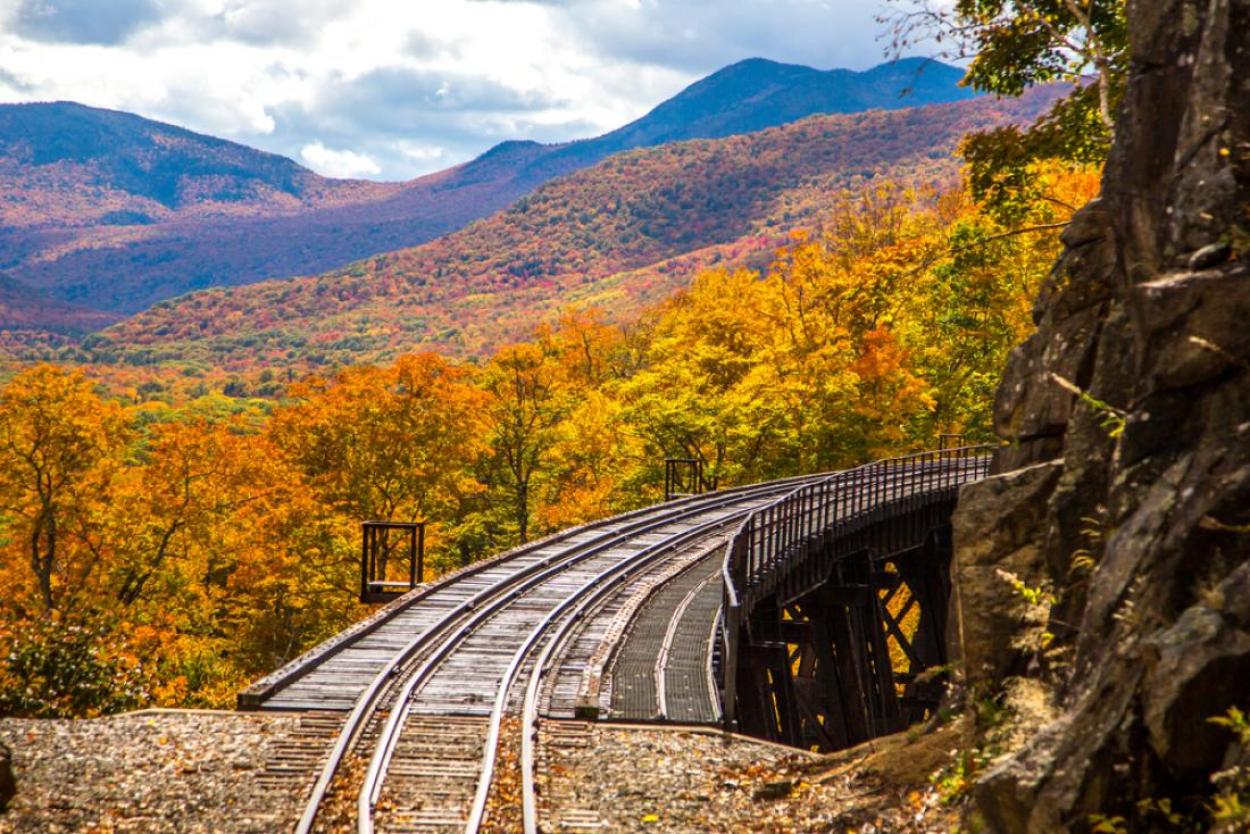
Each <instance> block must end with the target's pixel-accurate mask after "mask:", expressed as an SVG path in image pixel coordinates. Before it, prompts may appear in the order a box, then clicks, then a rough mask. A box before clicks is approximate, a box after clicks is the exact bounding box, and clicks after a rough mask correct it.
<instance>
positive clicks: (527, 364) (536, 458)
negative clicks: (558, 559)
mask: <svg viewBox="0 0 1250 834" xmlns="http://www.w3.org/2000/svg"><path fill="white" fill-rule="evenodd" d="M561 370H562V369H561V367H560V363H559V361H558V358H557V354H556V351H555V350H554V349H553V347H552V345H551V343H550V340H548V339H544V340H542V341H540V342H537V343H527V344H518V345H511V346H509V347H505V348H503V349H501V350H500V351H499V352H498V353H496V354H495V356H494V357H493V358H492V359H491V362H490V364H489V365H487V367H486V368H485V369H484V371H483V372H482V377H481V381H482V387H483V388H484V390H485V391H486V393H487V395H488V396H489V405H488V414H489V418H490V430H489V435H488V442H489V444H490V448H491V453H492V460H493V462H494V467H493V470H494V472H495V473H497V477H498V478H499V479H500V482H501V483H500V484H499V486H500V488H501V489H502V490H503V492H504V493H505V494H506V495H507V499H506V501H507V503H508V505H509V508H510V521H511V524H512V525H513V529H514V530H515V533H516V537H517V539H518V540H519V541H520V542H526V541H528V540H529V534H530V523H531V520H532V515H533V510H534V506H533V505H534V500H533V492H534V487H535V482H536V479H537V478H538V477H540V476H541V473H542V471H543V468H544V466H545V464H546V463H547V459H548V455H549V453H550V451H551V448H552V446H553V445H554V444H555V442H556V438H557V433H558V430H559V426H560V424H561V422H562V421H563V420H564V419H565V418H566V417H567V416H568V414H569V411H570V409H571V407H572V400H571V398H570V390H569V388H568V386H567V385H566V384H565V380H564V378H563V374H562V372H561Z"/></svg>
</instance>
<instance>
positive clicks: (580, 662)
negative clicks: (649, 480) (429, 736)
mask: <svg viewBox="0 0 1250 834" xmlns="http://www.w3.org/2000/svg"><path fill="white" fill-rule="evenodd" d="M773 497H775V494H770V495H767V496H760V495H755V494H749V495H746V496H743V497H741V498H738V499H732V498H729V499H718V500H719V503H717V504H716V505H714V506H709V507H708V508H707V509H705V510H700V511H698V512H697V513H695V514H693V515H691V514H689V513H687V514H686V515H684V516H681V517H674V518H672V519H668V520H666V518H667V516H666V514H671V513H673V512H674V509H673V506H674V505H660V506H659V507H656V508H653V511H652V512H651V514H650V515H648V514H646V513H643V514H641V515H634V516H630V517H626V518H622V519H620V520H614V521H612V522H610V523H607V524H602V525H597V526H594V527H592V528H588V529H585V530H583V531H580V532H577V533H576V534H573V535H571V536H569V537H567V538H562V539H558V540H555V541H552V542H550V543H548V544H546V545H543V546H540V547H538V548H537V549H535V550H532V551H530V552H521V553H518V554H516V555H515V556H513V557H511V558H506V559H503V560H501V561H498V562H497V563H495V564H493V565H490V566H488V567H486V568H485V569H483V570H480V571H478V572H476V573H472V574H469V575H466V576H464V577H462V578H459V579H453V580H452V581H449V582H447V583H444V584H442V585H440V586H436V587H434V588H430V589H428V590H426V591H425V592H424V593H423V594H422V595H420V596H418V597H416V598H415V599H413V600H410V601H408V602H407V603H406V604H405V605H404V606H403V607H400V608H398V609H397V610H394V611H392V612H390V613H389V615H388V616H387V617H386V618H385V620H384V621H383V622H381V623H380V624H378V625H376V626H375V627H374V628H373V629H372V630H371V631H369V632H368V633H365V634H363V635H360V636H356V637H353V638H351V639H347V640H343V641H342V645H341V646H340V647H338V648H337V650H335V651H327V652H325V653H324V656H322V657H319V658H318V657H313V658H312V659H310V660H308V661H307V662H306V663H304V665H303V666H302V667H301V668H299V669H298V670H296V672H295V673H294V674H288V675H286V678H285V679H284V680H279V681H278V682H277V684H276V685H274V686H272V687H270V690H269V691H268V692H266V693H265V694H264V695H263V696H262V697H260V698H257V699H256V700H258V701H259V703H255V702H253V703H251V704H249V705H250V706H255V707H258V708H260V709H265V710H314V709H315V710H343V711H346V710H350V709H351V708H352V707H353V705H354V704H355V703H356V701H357V699H358V698H359V697H360V694H361V693H362V692H363V691H364V690H365V689H366V688H367V687H368V686H369V684H370V682H371V681H372V680H373V679H374V678H375V677H376V676H377V675H378V673H379V672H381V671H383V670H384V669H386V668H387V667H388V665H389V664H392V663H393V662H394V658H395V656H396V654H397V653H398V652H400V651H401V650H402V649H403V648H404V647H405V646H406V645H408V644H409V643H410V642H411V641H413V640H414V638H418V637H420V636H421V635H424V634H427V633H428V632H430V631H431V629H432V628H434V627H436V625H437V624H438V623H439V621H440V620H442V619H443V618H444V617H446V616H447V615H448V614H449V613H451V612H453V611H455V610H456V609H457V608H458V607H461V606H463V604H464V603H465V602H466V601H468V600H470V599H472V598H473V597H474V596H475V595H476V594H478V593H479V592H482V591H483V590H486V589H488V588H490V587H491V586H492V585H494V584H495V583H498V582H501V581H504V580H509V579H510V578H512V577H515V576H517V575H518V574H519V573H521V572H523V571H524V570H525V569H527V568H535V569H537V568H540V567H542V565H543V563H544V562H545V561H546V560H550V559H553V558H558V559H563V558H566V557H567V556H568V555H569V554H570V553H575V552H587V553H589V554H590V556H589V558H586V559H585V560H583V561H581V562H579V563H577V564H576V565H574V566H572V567H569V568H567V569H564V570H561V571H560V572H559V573H557V574H556V575H553V576H551V577H549V578H547V579H544V580H543V581H542V582H541V583H539V584H537V585H536V586H534V587H532V588H530V589H528V590H526V591H525V592H524V593H523V594H520V595H518V596H517V597H516V599H515V600H514V601H512V602H511V603H509V604H508V605H507V607H506V608H505V609H503V610H502V611H501V612H500V614H499V615H498V616H493V617H491V618H490V619H488V620H487V621H485V622H484V623H482V624H481V625H480V626H477V627H475V628H474V629H473V630H472V631H471V632H468V633H466V634H465V635H464V636H463V640H462V642H461V643H460V645H459V646H458V647H457V649H456V651H455V652H454V653H452V654H450V655H449V656H448V657H447V658H446V659H445V660H444V661H443V662H442V663H441V664H440V666H439V669H438V671H437V672H436V673H435V674H434V675H433V676H432V677H431V679H430V680H429V681H428V682H427V683H426V684H424V685H423V686H422V688H421V692H420V694H419V695H418V696H417V697H415V698H414V699H413V700H412V702H411V710H412V711H413V712H414V713H416V714H427V715H429V714H446V715H484V714H487V713H489V712H490V709H491V704H492V702H493V697H494V696H493V692H494V689H495V688H496V687H497V686H498V681H499V679H500V677H501V676H502V674H503V670H504V668H505V667H506V666H507V664H508V663H509V661H510V659H511V657H512V656H513V654H514V652H515V650H516V646H517V645H518V644H519V643H520V642H521V641H523V640H524V638H525V636H526V635H527V634H529V633H530V631H531V630H532V629H533V628H534V627H535V626H536V625H537V624H538V623H539V622H540V621H541V620H542V619H543V617H544V616H546V614H547V613H548V612H549V611H551V610H552V609H553V608H554V607H555V606H556V605H557V604H558V603H559V602H560V601H561V600H562V599H565V598H567V597H568V596H569V595H570V594H571V593H573V592H574V591H575V590H576V589H577V588H579V587H581V586H582V585H583V584H584V583H586V582H588V581H590V580H591V579H592V578H593V577H594V576H595V575H596V574H598V573H600V572H602V571H603V570H605V569H607V568H609V567H611V566H612V565H614V564H619V563H621V562H622V561H624V560H628V559H631V558H632V557H634V556H635V555H636V554H638V553H639V552H641V551H644V550H645V549H646V548H649V547H652V546H657V545H665V544H666V543H667V542H669V541H670V540H671V539H673V537H675V536H680V535H682V534H685V533H688V532H690V531H695V530H696V529H697V530H702V529H703V527H704V526H706V525H708V524H709V523H716V522H717V520H718V519H724V520H726V522H727V523H728V522H731V521H733V520H734V519H739V518H741V517H742V514H743V513H744V512H745V511H748V510H750V509H753V508H755V507H758V506H760V505H761V504H762V503H766V502H767V501H768V500H771V499H772V498H773ZM652 518H654V519H656V521H654V523H653V522H652V521H651V519H652ZM640 525H647V528H646V529H636V528H638V527H639V526H640ZM729 532H730V530H729V527H728V526H726V527H724V528H722V529H718V530H716V532H715V533H708V534H703V533H700V534H699V535H698V536H697V537H694V538H693V539H692V540H691V541H690V542H688V543H686V544H684V545H682V546H680V547H677V548H676V549H674V550H673V552H672V553H671V554H669V555H666V556H665V557H664V558H663V559H661V560H659V562H657V564H656V566H655V568H653V569H649V570H648V571H645V572H643V573H642V574H641V575H640V576H639V577H638V578H636V579H634V580H632V581H631V582H630V583H628V584H626V585H625V586H624V587H623V588H622V589H621V590H620V591H619V592H617V593H616V594H615V595H614V597H613V598H612V599H610V600H609V601H608V603H607V605H606V606H604V607H603V608H602V609H601V610H600V611H597V612H596V613H595V614H594V615H593V616H592V617H589V618H588V619H587V623H586V624H585V625H583V626H582V627H581V632H580V633H581V636H580V637H579V638H578V639H577V640H574V641H572V643H571V644H570V646H569V647H567V648H565V649H564V650H563V654H564V660H563V665H562V666H561V669H562V670H564V680H565V684H564V685H563V686H562V687H557V691H553V692H551V693H549V696H548V698H547V708H546V709H544V710H543V712H544V713H545V714H552V713H554V714H558V715H565V716H568V717H571V716H572V714H573V712H574V709H573V707H574V701H575V699H576V690H577V681H579V680H580V678H581V676H582V672H583V670H584V669H585V667H586V665H587V663H588V661H589V655H590V654H591V653H593V651H594V647H595V646H596V645H597V644H599V643H601V642H603V640H604V635H605V634H606V633H607V631H608V630H609V628H610V626H611V623H612V621H613V617H614V616H615V615H617V614H618V613H619V611H620V610H621V609H622V606H623V601H624V600H625V599H628V598H629V597H630V595H631V594H638V593H642V592H649V590H650V589H652V586H656V587H658V586H660V585H662V583H663V582H664V581H665V580H666V579H668V578H669V576H670V575H671V574H672V573H673V566H674V565H678V566H680V565H682V564H685V563H687V562H689V561H690V560H691V558H692V556H691V554H692V553H696V552H697V553H698V555H699V556H700V558H704V559H705V564H704V566H703V567H701V568H700V570H699V576H698V577H695V578H696V579H699V580H702V579H704V578H706V575H709V574H710V573H711V572H712V571H713V570H715V569H716V568H717V567H718V566H719V562H720V558H721V554H722V553H723V545H724V542H725V541H726V540H727V537H728V535H729ZM713 544H714V545H715V546H713ZM701 564H703V563H701ZM688 575H689V574H686V573H683V574H681V578H683V579H685V578H686V577H687V576H688ZM679 588H680V590H679V591H678V592H676V600H677V601H678V602H680V601H681V600H682V599H683V597H684V595H685V593H686V591H687V590H688V588H687V587H686V586H685V585H679ZM672 597H673V594H672V593H669V592H667V591H665V592H664V593H663V598H664V599H670V598H672ZM652 607H654V606H652ZM704 607H706V606H704ZM690 608H691V614H692V615H693V614H695V613H698V612H702V614H703V616H704V618H705V620H706V613H707V612H706V611H703V609H702V608H699V607H695V606H690ZM659 616H662V615H659ZM670 616H671V612H670ZM665 625H667V623H665ZM703 628H705V629H706V628H710V625H708V626H705V627H703ZM663 631H664V626H661V634H660V638H661V640H662V638H663ZM579 641H580V642H579ZM670 642H672V640H671V639H670ZM706 642H707V639H706V633H704V635H703V636H702V637H701V638H700V643H701V644H702V643H706ZM658 645H659V643H658V642H657V643H656V646H657V647H658ZM654 648H655V647H653V649H654ZM690 652H694V653H695V654H694V655H690V658H691V660H690V662H694V663H698V662H699V661H698V659H697V657H696V655H698V653H699V652H703V655H702V656H704V657H705V656H706V648H705V647H703V646H693V647H689V651H687V647H685V646H679V650H678V651H675V652H674V653H673V657H674V658H675V659H680V660H681V662H686V660H687V655H689V654H690ZM651 662H652V664H653V665H654V655H653V656H652V661H651ZM678 665H680V664H678ZM674 668H676V666H675V667H674ZM674 674H677V672H676V671H675V672H674ZM553 677H554V678H556V679H559V677H560V676H559V675H556V676H553ZM694 678H696V679H697V680H698V681H699V682H703V683H702V686H703V690H699V691H700V692H701V693H702V696H701V697H703V698H704V699H706V697H707V695H706V688H707V684H706V682H704V681H705V679H706V673H703V674H702V675H701V676H700V675H697V674H696V675H694ZM677 685H680V686H685V685H686V684H685V683H682V684H677ZM674 691H675V690H674ZM518 697H519V693H518V692H514V693H512V701H514V702H515V701H516V699H517V698H518ZM686 700H687V699H686V697H685V695H684V694H683V696H682V697H678V698H675V703H681V704H684V703H685V701H686ZM683 709H685V708H684V707H683ZM685 711H686V712H689V711H690V710H689V709H686V710H685ZM705 711H706V710H705ZM696 712H697V711H696ZM683 714H684V713H683ZM699 714H703V713H699ZM650 717H653V716H650ZM713 718H714V716H711V715H708V717H707V718H706V719H705V720H709V721H710V720H713Z"/></svg>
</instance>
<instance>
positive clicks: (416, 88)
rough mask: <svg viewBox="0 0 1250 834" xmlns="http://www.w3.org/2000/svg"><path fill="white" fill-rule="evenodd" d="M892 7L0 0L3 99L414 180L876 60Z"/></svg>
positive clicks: (577, 1) (645, 0) (318, 165)
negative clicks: (716, 89) (737, 70)
mask: <svg viewBox="0 0 1250 834" xmlns="http://www.w3.org/2000/svg"><path fill="white" fill-rule="evenodd" d="M883 11H886V8H885V7H884V6H883V4H882V2H881V1H880V0H836V2H835V0H753V1H752V2H747V0H706V2H675V1H674V2H669V1H668V0H406V1H405V0H0V101H8V102H13V101H47V100H55V99H69V100H73V101H80V102H83V103H85V104H91V105H95V106H99V107H110V108H115V109H119V110H128V111H131V112H135V113H139V114H141V115H144V116H148V117H150V118H155V119H161V120H163V121H169V122H173V123H175V124H179V125H183V126H185V127H188V128H191V129H192V130H197V131H201V132H204V133H210V134H213V135H215V136H222V137H225V138H228V139H234V140H236V141H240V142H244V143H246V144H249V145H253V146H255V147H259V148H263V149H265V150H269V151H273V152H276V153H281V154H284V155H286V156H289V157H291V158H293V159H295V160H297V161H299V162H301V163H303V164H304V165H307V166H309V167H311V168H313V169H314V170H317V171H319V172H320V173H323V174H327V175H331V176H359V177H368V178H371V179H407V178H409V177H413V176H417V175H420V174H422V173H427V172H430V171H434V170H438V169H441V168H445V167H448V166H449V165H454V164H456V163H459V162H462V161H464V160H466V159H469V158H472V157H473V156H475V155H477V154H478V153H480V152H482V151H483V150H485V149H486V148H488V147H490V146H491V145H493V144H494V143H496V142H498V141H501V140H504V139H536V140H539V141H562V140H567V139H573V138H579V137H584V136H592V135H596V134H599V133H602V132H604V131H606V130H610V129H612V128H614V127H617V126H619V125H621V124H624V123H625V122H628V121H630V120H631V119H634V118H636V117H638V116H640V115H642V114H643V113H645V112H646V111H647V110H649V109H650V108H651V107H652V106H654V105H655V104H657V103H658V102H660V101H662V100H663V99H665V98H668V97H669V96H671V95H673V94H674V93H676V92H677V91H678V90H680V89H681V88H682V87H684V86H685V85H687V84H689V83H690V82H692V81H694V80H696V79H698V78H700V77H702V76H704V75H707V74H708V73H710V72H712V71H714V70H716V69H718V68H720V67H722V66H725V65H726V64H730V63H733V62H734V61H737V60H740V59H742V58H748V57H755V56H760V57H765V58H772V59H774V60H778V61H787V62H791V63H799V64H807V65H810V66H815V67H819V68H822V69H827V68H832V67H848V68H851V69H865V68H867V67H870V66H873V65H875V64H878V63H880V62H881V61H882V60H883V58H884V55H883V48H884V41H881V40H879V39H878V38H877V35H878V33H879V31H880V29H881V27H880V26H879V24H877V23H876V21H875V19H874V18H875V16H876V15H878V14H881V13H882V12H883Z"/></svg>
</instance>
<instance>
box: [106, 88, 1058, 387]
mask: <svg viewBox="0 0 1250 834" xmlns="http://www.w3.org/2000/svg"><path fill="white" fill-rule="evenodd" d="M1060 93H1061V89H1060V88H1042V89H1038V90H1035V91H1033V92H1031V93H1030V94H1028V95H1026V96H1024V97H1023V98H1021V99H1013V100H996V99H990V98H982V99H976V100H972V101H967V102H960V103H956V104H948V105H935V106H931V107H924V108H914V109H909V110H900V111H892V112H886V111H874V112H872V113H866V114H857V115H839V116H819V117H812V118H810V119H806V120H803V121H801V122H798V123H795V124H793V125H787V126H784V127H780V128H773V129H770V130H765V131H761V132H758V133H754V134H748V135H745V136H735V137H731V138H727V139H720V140H700V141H692V142H683V143H675V144H670V145H665V146H662V147H659V148H654V149H648V150H640V151H633V152H630V153H626V154H623V155H618V156H615V157H611V158H609V159H607V160H605V161H603V162H602V163H600V164H598V165H596V166H594V167H593V168H590V169H587V170H585V171H581V172H578V173H577V174H574V175H571V176H569V177H566V178H563V179H560V180H558V181H556V182H553V183H551V184H549V185H547V186H545V187H543V188H541V189H539V190H538V191H536V192H535V193H533V194H532V195H529V196H527V197H526V198H524V199H522V200H520V201H518V203H517V204H516V205H515V206H513V207H512V208H511V209H509V210H508V211H506V212H502V213H500V214H497V215H495V216H493V217H491V218H489V219H487V220H484V221H480V222H478V223H475V224H474V225H472V226H470V227H468V228H466V229H464V230H463V231H461V232H458V233H455V234H452V235H448V236H446V237H444V238H441V239H439V240H437V241H433V242H431V243H429V244H426V245H424V246H421V247H416V248H413V249H408V250H402V251H398V252H393V253H389V254H387V255H384V256H379V257H377V258H373V259H370V260H367V261H363V262H360V263H357V264H354V265H353V266H351V267H349V268H347V269H344V270H341V271H339V272H334V273H330V274H328V275H324V276H320V277H317V278H310V279H296V280H290V281H271V282H265V283H262V284H258V285H255V286H252V287H246V288H239V289H229V290H210V291H207V292H202V293H196V294H193V295H190V296H187V297H185V298H180V299H177V300H174V301H170V302H166V303H163V304H160V305H157V306H156V307H154V308H153V309H152V310H149V311H147V312H145V313H143V314H140V315H138V316H135V317H134V318H132V319H130V320H128V321H126V322H124V323H122V324H120V325H118V326H116V327H113V328H110V329H109V330H107V331H104V332H103V333H101V334H100V335H98V336H96V337H92V339H90V340H89V341H88V343H87V347H88V349H89V356H92V357H94V358H96V359H99V360H101V361H114V360H117V361H124V362H131V363H151V362H157V361H163V360H195V361H200V362H211V363H213V364H217V365H223V366H225V367H228V368H231V369H244V368H247V367H252V366H255V365H256V364H258V363H265V362H271V361H282V362H285V363H287V364H288V365H294V366H296V367H303V368H309V367H316V366H319V365H325V364H339V363H347V362H352V361H385V360H388V359H393V358H394V357H395V356H397V355H399V354H400V353H403V352H405V351H409V350H412V349H414V348H417V347H420V346H431V347H438V348H439V349H440V350H445V351H449V352H451V353H454V354H458V355H482V354H483V353H486V352H489V351H490V350H491V349H493V348H494V347H497V346H499V345H500V344H503V343H504V342H506V341H508V340H511V339H516V338H520V337H521V336H523V335H524V333H525V332H526V331H527V330H528V329H529V328H530V327H532V325H533V322H534V321H535V319H536V317H541V314H543V313H552V312H554V311H553V309H552V308H553V307H558V306H559V305H560V304H562V303H567V302H568V301H569V300H574V301H592V302H594V303H597V304H600V305H603V306H605V307H610V309H611V311H612V316H613V317H614V318H615V319H617V320H622V319H624V318H626V317H629V316H630V315H632V314H634V313H636V312H637V311H638V310H639V309H640V308H641V307H642V306H643V304H644V303H645V302H646V301H648V300H654V299H657V298H662V297H663V296H664V295H666V294H668V293H669V292H671V291H673V290H675V289H677V288H679V287H681V286H683V285H684V284H685V283H686V282H687V281H688V280H689V277H690V275H691V273H692V271H693V270H694V269H696V268H698V267H699V266H708V265H712V264H721V263H726V264H734V263H738V264H741V263H752V262H754V263H761V262H766V261H767V259H768V257H769V256H770V255H771V253H772V251H773V250H775V249H776V247H777V246H778V245H779V244H780V243H782V242H784V241H785V239H786V236H787V235H788V234H789V233H790V232H791V231H794V230H799V229H819V228H820V227H821V226H822V225H823V224H824V223H826V222H828V220H829V210H830V206H831V204H832V203H833V202H835V200H834V198H835V197H836V195H838V194H840V193H842V192H844V191H851V192H854V191H855V190H857V189H859V188H861V187H862V186H864V185H865V184H870V183H872V182H873V181H874V180H875V179H877V178H880V177H883V176H889V177H891V178H893V179H894V180H896V181H897V182H901V183H907V184H913V185H921V184H938V185H945V186H950V185H951V184H953V183H954V181H955V180H956V177H957V172H958V168H957V166H956V163H955V162H954V159H953V156H952V155H953V153H954V151H955V148H956V146H957V145H958V143H959V141H960V139H961V138H962V137H963V135H964V134H965V133H967V132H968V131H971V130H983V129H987V128H992V127H997V126H1002V125H1005V124H1009V123H1013V122H1028V121H1031V120H1032V119H1033V118H1035V117H1036V116H1037V115H1038V114H1039V113H1041V112H1042V111H1044V110H1045V109H1046V108H1047V107H1049V105H1050V104H1051V103H1052V102H1053V101H1054V100H1055V98H1056V97H1057V96H1058V95H1060ZM674 259H676V260H674ZM622 273H629V276H628V277H629V280H627V281H626V280H621V278H620V277H619V276H621V274H622Z"/></svg>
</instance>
